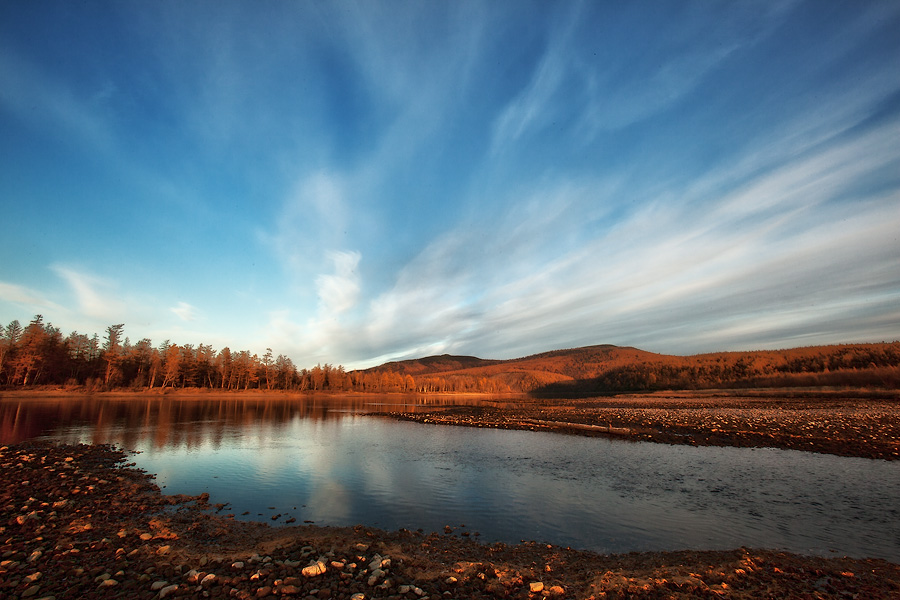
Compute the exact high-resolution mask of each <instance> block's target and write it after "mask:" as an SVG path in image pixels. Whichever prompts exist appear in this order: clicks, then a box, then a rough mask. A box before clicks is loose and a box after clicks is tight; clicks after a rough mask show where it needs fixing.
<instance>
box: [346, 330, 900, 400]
mask: <svg viewBox="0 0 900 600" xmlns="http://www.w3.org/2000/svg"><path fill="white" fill-rule="evenodd" d="M354 373H356V374H357V376H359V377H365V376H367V375H369V376H381V377H384V376H399V377H403V378H404V381H406V380H405V378H406V377H410V378H412V380H413V382H414V384H415V389H417V390H421V391H473V390H475V389H483V391H512V392H538V393H540V392H544V393H559V394H563V395H566V394H567V393H578V394H581V393H592V392H597V393H601V392H609V391H628V390H642V391H645V390H656V389H694V388H713V387H725V386H732V387H750V386H760V387H780V386H786V387H796V386H812V387H816V386H826V385H827V386H834V385H862V386H875V387H900V342H881V343H862V344H833V345H824V346H803V347H798V348H786V349H780V350H748V351H727V352H709V353H702V354H693V355H685V356H681V355H671V354H657V353H653V352H649V351H646V350H641V349H639V348H635V347H632V346H616V345H612V344H598V345H592V346H582V347H578V348H567V349H559V350H550V351H547V352H540V353H537V354H532V355H528V356H523V357H519V358H513V359H484V358H479V357H476V356H456V355H450V354H442V355H433V356H426V357H422V358H418V359H407V360H402V361H392V362H388V363H385V364H382V365H378V366H376V367H371V368H369V369H365V370H363V371H356V372H354ZM406 386H407V387H409V382H408V381H406Z"/></svg>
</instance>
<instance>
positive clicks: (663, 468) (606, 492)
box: [0, 397, 900, 562]
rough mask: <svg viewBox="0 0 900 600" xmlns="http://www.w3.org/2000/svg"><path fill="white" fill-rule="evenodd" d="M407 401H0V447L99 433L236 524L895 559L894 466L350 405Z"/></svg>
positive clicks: (899, 493) (898, 474) (606, 547)
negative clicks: (517, 427) (454, 420)
mask: <svg viewBox="0 0 900 600" xmlns="http://www.w3.org/2000/svg"><path fill="white" fill-rule="evenodd" d="M454 402H455V401H454ZM433 407H434V405H433V404H432V405H428V406H425V407H424V408H427V409H432V408H433ZM422 408H423V405H422V404H421V401H417V400H415V399H406V400H396V399H394V398H368V399H366V398H359V397H354V398H353V399H352V400H340V399H334V398H332V399H303V400H290V401H289V400H284V399H283V398H282V399H277V400H263V399H260V400H235V399H234V398H233V397H231V398H226V399H207V400H196V401H189V400H159V399H151V400H120V401H116V400H109V399H104V400H99V401H82V402H77V403H73V402H72V401H71V400H62V401H60V400H52V399H48V400H46V401H41V402H35V401H34V400H28V401H27V402H20V401H18V400H15V399H12V398H7V399H3V398H0V441H2V442H5V443H9V442H11V441H17V440H19V439H24V438H29V437H44V438H51V439H60V440H65V441H69V442H108V443H115V444H118V445H121V446H124V447H126V448H129V449H132V450H137V451H139V452H140V454H138V455H136V456H135V457H134V460H135V462H137V464H138V466H140V467H141V468H143V469H145V470H147V471H149V472H151V473H156V474H157V481H158V483H159V484H160V485H164V486H166V492H168V493H185V494H199V493H201V492H204V491H205V492H209V493H210V495H211V501H212V502H214V503H216V502H228V503H230V504H229V505H228V508H227V511H228V512H230V513H234V514H235V515H237V516H238V518H244V519H257V520H264V521H266V522H269V523H271V522H272V521H271V519H270V517H271V516H273V515H276V514H281V515H282V517H281V518H280V521H284V520H285V519H286V518H288V516H291V517H294V518H295V519H297V521H298V522H302V521H305V520H306V521H314V522H315V523H317V524H321V525H354V524H357V523H362V524H365V525H372V526H378V527H381V528H384V529H398V528H401V527H405V528H408V529H417V528H423V529H424V530H426V531H439V530H442V529H443V527H444V526H445V525H450V526H452V527H460V526H461V525H463V524H464V525H465V527H460V528H459V529H458V531H469V532H470V533H472V534H473V535H474V533H475V532H479V533H480V534H481V536H480V538H479V539H481V540H482V541H505V542H518V541H520V540H537V541H543V542H549V543H554V544H561V545H567V546H573V547H577V548H583V549H590V550H595V551H600V552H625V551H632V550H675V549H684V548H693V549H731V548H736V547H739V546H747V547H766V548H782V549H786V550H790V551H794V552H802V553H814V554H822V555H826V556H827V555H833V554H839V555H843V554H847V555H850V556H856V557H877V558H886V559H888V560H892V561H894V562H900V500H898V498H900V463H897V462H886V461H874V460H868V459H856V458H842V457H835V456H828V455H819V454H808V453H803V452H796V451H785V450H771V449H756V450H754V449H745V448H694V447H690V446H668V445H661V444H651V443H631V442H625V441H619V440H608V439H601V438H586V437H578V436H570V435H560V434H550V433H536V432H525V431H503V430H494V429H470V428H462V427H445V426H434V425H420V424H417V423H408V422H398V421H394V420H392V419H387V418H383V417H375V416H366V415H365V414H360V413H364V412H366V411H372V410H375V411H380V410H392V409H402V410H416V409H422ZM245 512H247V513H248V514H246V515H242V513H245Z"/></svg>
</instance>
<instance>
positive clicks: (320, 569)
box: [301, 561, 327, 577]
mask: <svg viewBox="0 0 900 600" xmlns="http://www.w3.org/2000/svg"><path fill="white" fill-rule="evenodd" d="M326 569H327V567H326V566H325V563H323V562H322V561H319V562H316V563H313V564H311V565H309V566H308V567H303V570H302V571H301V573H303V575H304V576H305V577H316V576H317V575H321V574H323V573H324V572H325V571H326Z"/></svg>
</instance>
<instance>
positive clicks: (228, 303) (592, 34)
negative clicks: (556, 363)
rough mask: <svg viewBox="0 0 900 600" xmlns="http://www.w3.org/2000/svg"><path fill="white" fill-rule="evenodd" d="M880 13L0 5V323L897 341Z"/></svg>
mask: <svg viewBox="0 0 900 600" xmlns="http://www.w3.org/2000/svg"><path fill="white" fill-rule="evenodd" d="M898 31H900V3H898V2H896V1H895V0H886V1H883V2H878V1H866V2H844V1H840V2H838V1H832V0H810V1H799V0H798V1H794V0H789V1H777V0H772V1H764V2H760V1H758V0H750V1H746V2H742V1H740V0H726V1H721V2H717V1H715V0H698V1H696V2H693V1H686V0H673V1H670V2H655V1H646V2H644V1H640V0H638V1H635V2H603V1H601V2H594V1H591V2H574V1H568V0H563V1H560V2H533V3H532V2H525V1H519V0H516V1H504V0H497V1H487V0H483V1H477V2H467V1H459V2H428V1H426V2H420V1H415V2H406V1H403V0H397V1H391V2H368V1H366V2H359V3H356V2H345V1H341V0H337V1H335V2H320V1H303V2H300V1H298V2H283V1H274V0H262V1H259V2H232V1H218V0H217V1H215V2H201V1H193V2H143V1H130V0H123V1H107V2H93V1H84V2H68V1H66V2H50V1H38V2H30V1H25V0H10V1H6V2H2V3H0V323H2V324H5V323H8V322H10V321H12V320H13V319H18V320H19V321H20V322H22V324H23V325H24V324H26V323H27V322H28V321H29V320H30V319H31V318H32V317H33V316H34V315H35V314H42V315H43V316H44V319H45V321H48V322H51V323H52V324H53V325H55V326H56V327H59V328H60V329H61V330H62V332H63V334H64V335H67V334H68V333H69V332H71V331H78V332H80V333H88V334H93V333H95V332H96V333H99V334H100V335H101V337H102V336H103V334H104V332H105V329H106V327H107V326H109V325H112V324H118V323H124V324H125V328H124V333H125V335H127V336H129V338H130V340H131V341H132V342H136V341H137V340H139V339H141V338H150V339H151V340H152V341H153V343H154V345H158V344H160V343H162V342H163V341H164V340H166V339H168V340H171V342H172V343H177V344H187V343H190V344H194V345H197V344H201V343H202V344H211V345H212V346H213V347H214V348H216V349H221V348H223V347H225V346H228V347H230V348H231V349H232V350H250V351H252V352H256V353H259V354H260V356H261V355H262V353H264V352H265V349H266V348H272V349H273V351H274V352H275V354H285V355H286V356H288V357H290V358H292V359H293V361H294V363H295V364H297V365H298V366H299V367H310V366H313V365H315V364H317V363H322V364H324V363H331V364H342V365H344V366H346V367H349V368H362V367H368V366H373V365H376V364H380V363H383V362H385V361H388V360H398V359H405V358H415V357H422V356H428V355H433V354H443V353H450V354H468V355H476V356H480V357H483V358H515V357H520V356H526V355H529V354H533V353H537V352H542V351H547V350H553V349H560V348H572V347H578V346H585V345H592V344H617V345H623V346H635V347H638V348H641V349H644V350H649V351H652V352H660V353H667V354H681V355H685V354H695V353H701V352H715V351H725V350H755V349H774V348H788V347H797V346H809V345H816V344H830V343H843V342H878V341H892V340H896V339H900V239H898V235H900V233H898V232H900V35H897V32H898Z"/></svg>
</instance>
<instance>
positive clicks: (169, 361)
mask: <svg viewBox="0 0 900 600" xmlns="http://www.w3.org/2000/svg"><path fill="white" fill-rule="evenodd" d="M39 385H54V386H67V387H73V388H75V387H80V388H85V389H89V390H109V389H121V388H127V389H156V388H162V389H170V388H209V389H220V390H250V389H259V390H291V391H359V392H378V393H382V392H406V393H413V392H414V393H467V392H470V393H523V392H528V393H532V394H535V395H554V396H585V395H596V394H604V393H614V392H623V391H654V390H666V389H671V390H675V389H710V388H742V387H766V388H773V387H823V386H851V387H871V388H882V389H885V388H886V389H898V388H900V342H896V341H895V342H890V343H886V342H882V343H877V344H845V345H834V346H811V347H806V348H793V349H787V350H765V351H753V352H720V353H714V354H698V355H694V356H670V355H663V354H654V353H651V352H646V351H644V350H638V349H637V348H629V347H619V346H611V345H601V346H588V347H585V348H575V349H570V350H556V351H552V352H545V353H542V354H535V355H532V356H527V357H524V358H517V359H512V360H486V359H482V358H477V357H474V356H450V355H441V356H430V357H425V358H420V359H416V360H405V361H399V362H390V363H386V364H384V365H381V366H378V367H374V368H371V369H366V370H360V371H345V370H344V368H343V367H342V366H340V365H338V366H332V365H328V364H326V365H324V366H323V365H316V366H315V367H312V368H303V369H298V368H297V367H296V366H295V365H294V363H293V362H292V361H291V359H290V358H288V357H286V356H284V355H282V354H279V355H277V356H275V355H274V354H273V352H272V350H271V349H268V348H267V349H266V353H265V354H264V355H263V356H262V357H260V356H258V355H257V354H252V353H250V352H249V351H247V350H241V351H232V350H231V349H230V348H228V347H226V348H222V349H221V350H215V349H214V348H212V346H210V345H206V344H198V345H196V346H194V345H193V344H183V345H177V344H172V343H170V342H169V340H166V341H164V342H163V343H162V344H160V345H158V346H154V345H153V344H152V342H151V341H150V340H149V339H146V338H145V339H142V340H140V341H138V342H137V343H131V342H130V340H129V339H128V338H127V337H124V325H121V324H118V325H111V326H109V327H107V328H106V335H105V336H104V337H103V338H102V339H101V338H100V336H99V335H97V334H93V335H92V336H88V335H85V334H80V333H78V332H74V331H73V332H72V333H70V334H69V335H68V336H65V337H64V336H63V335H62V333H61V332H60V330H59V329H58V328H56V327H54V326H53V325H51V324H49V323H45V322H44V320H43V317H42V316H41V315H37V316H35V317H34V319H32V321H31V322H30V323H29V324H28V325H27V326H25V327H24V328H23V327H22V326H21V325H20V324H19V322H18V321H13V322H11V323H10V324H9V325H7V326H6V327H5V328H2V330H0V386H5V387H32V386H39Z"/></svg>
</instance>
